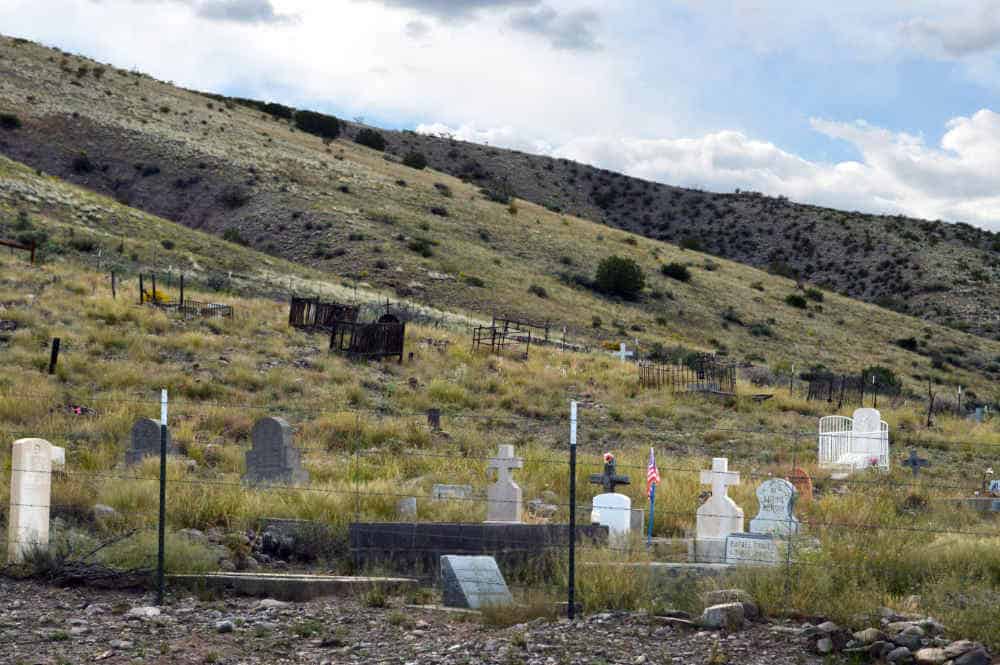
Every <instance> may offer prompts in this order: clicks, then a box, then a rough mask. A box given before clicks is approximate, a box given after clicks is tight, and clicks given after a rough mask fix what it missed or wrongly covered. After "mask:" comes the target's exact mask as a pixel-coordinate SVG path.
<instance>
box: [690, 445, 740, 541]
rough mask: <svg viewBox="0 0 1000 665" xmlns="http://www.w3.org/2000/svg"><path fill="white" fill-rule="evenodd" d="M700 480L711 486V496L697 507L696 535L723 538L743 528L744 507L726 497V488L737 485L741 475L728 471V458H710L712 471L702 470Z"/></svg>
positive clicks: (698, 536) (727, 492)
mask: <svg viewBox="0 0 1000 665" xmlns="http://www.w3.org/2000/svg"><path fill="white" fill-rule="evenodd" d="M701 482H702V484H703V485H711V486H712V496H711V497H709V499H708V501H706V502H705V503H703V504H702V505H701V506H700V507H699V508H698V513H697V521H696V538H697V539H699V540H701V539H724V538H725V537H726V536H728V535H729V534H731V533H739V532H741V531H743V509H742V508H740V507H739V506H737V505H736V502H735V501H733V500H732V499H730V498H729V490H728V488H729V487H730V486H731V485H739V484H740V474H739V473H736V472H734V471H730V470H729V460H728V459H726V458H725V457H715V458H713V459H712V470H711V471H702V472H701Z"/></svg>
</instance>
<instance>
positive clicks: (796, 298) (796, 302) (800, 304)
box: [785, 293, 808, 309]
mask: <svg viewBox="0 0 1000 665" xmlns="http://www.w3.org/2000/svg"><path fill="white" fill-rule="evenodd" d="M785 304H786V305H789V306H791V307H796V308H798V309H805V308H806V307H807V306H808V303H807V302H806V299H805V298H804V297H802V296H800V295H799V294H797V293H789V294H788V295H787V296H785Z"/></svg>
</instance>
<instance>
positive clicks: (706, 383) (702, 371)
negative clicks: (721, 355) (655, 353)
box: [639, 355, 736, 395]
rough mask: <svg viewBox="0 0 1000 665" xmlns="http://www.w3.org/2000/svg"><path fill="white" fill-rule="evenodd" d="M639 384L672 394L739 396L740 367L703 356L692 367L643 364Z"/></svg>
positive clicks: (640, 365) (640, 367) (641, 363)
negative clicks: (737, 385)
mask: <svg viewBox="0 0 1000 665" xmlns="http://www.w3.org/2000/svg"><path fill="white" fill-rule="evenodd" d="M639 385H641V386H642V387H643V388H653V389H656V390H669V391H670V392H672V393H710V394H715V395H735V394H736V365H735V364H732V363H726V362H722V361H720V360H719V359H718V358H716V357H715V356H711V355H705V356H701V357H699V358H698V359H697V360H695V361H694V362H693V363H692V364H691V365H659V364H656V363H652V362H648V361H643V362H640V363H639Z"/></svg>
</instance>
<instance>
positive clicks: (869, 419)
mask: <svg viewBox="0 0 1000 665" xmlns="http://www.w3.org/2000/svg"><path fill="white" fill-rule="evenodd" d="M852 420H853V421H854V427H853V430H854V431H855V432H878V431H879V430H880V429H881V426H882V414H881V413H879V411H878V409H855V410H854V417H853V418H852Z"/></svg>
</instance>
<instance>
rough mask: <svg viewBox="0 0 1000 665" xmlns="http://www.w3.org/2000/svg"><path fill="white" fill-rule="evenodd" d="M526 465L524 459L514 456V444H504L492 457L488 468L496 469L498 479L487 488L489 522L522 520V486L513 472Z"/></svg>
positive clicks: (516, 521) (487, 517)
mask: <svg viewBox="0 0 1000 665" xmlns="http://www.w3.org/2000/svg"><path fill="white" fill-rule="evenodd" d="M523 466H524V460H522V459H521V458H519V457H515V456H514V446H510V445H502V446H500V449H499V450H498V451H497V456H496V457H493V458H490V462H489V465H488V466H487V469H496V472H497V481H496V482H495V483H493V484H492V485H490V486H489V487H487V488H486V521H487V522H512V523H520V522H521V487H520V486H519V485H518V484H517V483H515V482H514V478H513V476H512V474H511V472H512V471H513V470H514V469H520V468H522V467H523Z"/></svg>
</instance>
